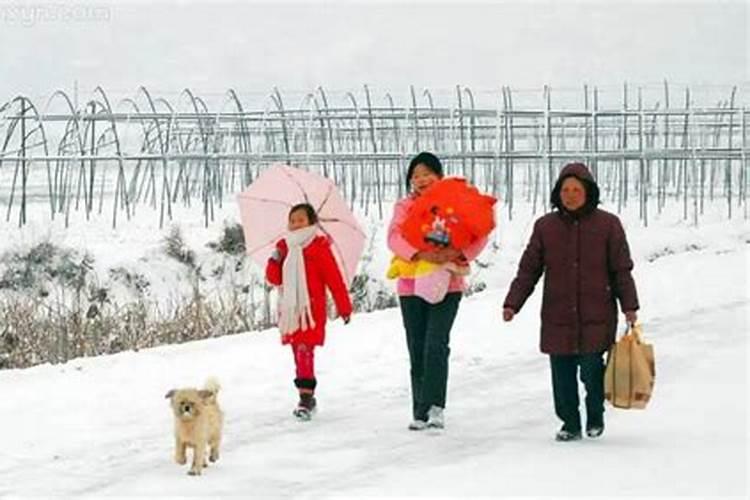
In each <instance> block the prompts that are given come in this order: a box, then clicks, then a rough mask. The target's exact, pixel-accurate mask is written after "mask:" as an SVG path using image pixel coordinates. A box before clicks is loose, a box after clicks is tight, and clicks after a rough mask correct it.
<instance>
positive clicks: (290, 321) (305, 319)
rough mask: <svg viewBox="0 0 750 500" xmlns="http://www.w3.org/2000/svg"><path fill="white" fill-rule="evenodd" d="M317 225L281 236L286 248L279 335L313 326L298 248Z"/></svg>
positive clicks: (314, 232)
mask: <svg viewBox="0 0 750 500" xmlns="http://www.w3.org/2000/svg"><path fill="white" fill-rule="evenodd" d="M317 229H318V228H317V226H309V227H305V228H302V229H297V230H296V231H290V232H289V233H287V235H286V238H285V239H286V244H287V247H288V249H289V251H288V252H287V255H286V259H284V264H283V265H282V268H281V283H282V287H281V300H280V304H279V330H281V334H282V335H286V334H289V333H292V332H295V331H297V330H299V329H302V330H307V329H309V328H315V320H314V319H313V315H312V309H311V308H310V293H309V291H308V290H307V274H306V273H305V259H304V257H303V256H302V250H303V249H304V248H305V247H307V245H309V244H310V242H312V240H313V238H314V237H315V234H316V232H317Z"/></svg>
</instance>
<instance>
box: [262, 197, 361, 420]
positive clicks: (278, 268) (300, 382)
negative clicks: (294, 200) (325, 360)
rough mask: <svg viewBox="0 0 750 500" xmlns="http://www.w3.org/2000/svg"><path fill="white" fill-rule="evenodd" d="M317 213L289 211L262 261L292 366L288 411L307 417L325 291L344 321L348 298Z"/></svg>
mask: <svg viewBox="0 0 750 500" xmlns="http://www.w3.org/2000/svg"><path fill="white" fill-rule="evenodd" d="M317 223H318V216H317V214H316V213H315V209H314V208H313V207H312V206H311V205H309V204H307V203H301V204H299V205H295V206H293V207H292V209H291V210H290V211H289V226H288V227H289V233H288V234H287V235H286V238H284V239H282V240H280V241H279V242H278V243H277V244H276V249H275V250H274V252H273V255H272V256H271V258H269V259H268V264H267V266H266V279H267V280H268V282H269V283H270V284H272V285H277V286H280V287H281V289H280V296H279V304H280V307H279V330H280V331H281V342H282V344H290V345H291V346H292V352H293V354H294V363H295V365H296V368H297V373H296V375H297V376H296V378H295V379H294V385H295V386H296V387H297V389H298V390H299V403H298V405H297V408H296V409H295V410H294V415H295V416H296V417H297V418H299V419H301V420H309V419H310V417H311V415H312V412H313V411H314V410H315V405H316V401H315V397H314V393H315V386H316V385H317V380H316V378H315V371H314V354H315V346H319V345H320V346H322V345H323V343H324V341H325V325H326V293H325V288H326V287H328V289H329V290H330V291H331V294H332V295H333V300H334V302H335V303H336V309H337V310H338V313H339V316H341V317H342V318H343V320H344V323H345V324H348V323H349V318H350V317H351V314H352V303H351V300H350V298H349V292H348V291H347V289H346V285H345V284H344V280H343V278H342V276H341V271H340V270H339V267H338V264H337V263H336V260H335V259H334V257H333V254H332V253H331V245H330V242H329V241H328V238H326V237H325V236H320V235H317V229H318V226H317Z"/></svg>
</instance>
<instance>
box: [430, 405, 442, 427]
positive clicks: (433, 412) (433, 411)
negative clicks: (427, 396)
mask: <svg viewBox="0 0 750 500" xmlns="http://www.w3.org/2000/svg"><path fill="white" fill-rule="evenodd" d="M427 427H429V428H431V429H443V428H445V416H444V415H443V409H442V408H440V407H439V406H430V409H429V410H428V411H427Z"/></svg>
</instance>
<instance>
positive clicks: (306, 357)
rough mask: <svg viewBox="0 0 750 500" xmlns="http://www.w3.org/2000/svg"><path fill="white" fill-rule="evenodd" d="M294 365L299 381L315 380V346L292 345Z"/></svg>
mask: <svg viewBox="0 0 750 500" xmlns="http://www.w3.org/2000/svg"><path fill="white" fill-rule="evenodd" d="M292 353H293V354H294V365H295V367H296V369H297V378H298V379H308V380H309V379H314V378H315V346H310V345H307V344H292Z"/></svg>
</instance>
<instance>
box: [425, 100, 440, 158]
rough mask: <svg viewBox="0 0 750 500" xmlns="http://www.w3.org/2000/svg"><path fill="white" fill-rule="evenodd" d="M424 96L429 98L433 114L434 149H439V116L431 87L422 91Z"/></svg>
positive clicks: (428, 102) (428, 101)
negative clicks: (436, 112)
mask: <svg viewBox="0 0 750 500" xmlns="http://www.w3.org/2000/svg"><path fill="white" fill-rule="evenodd" d="M422 97H425V98H426V99H427V104H429V106H430V113H431V114H432V140H433V145H432V147H433V149H437V145H438V144H439V143H440V141H439V137H438V125H439V122H438V118H437V115H436V114H435V101H434V100H433V99H432V93H431V92H430V89H428V88H425V89H424V90H423V91H422Z"/></svg>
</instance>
